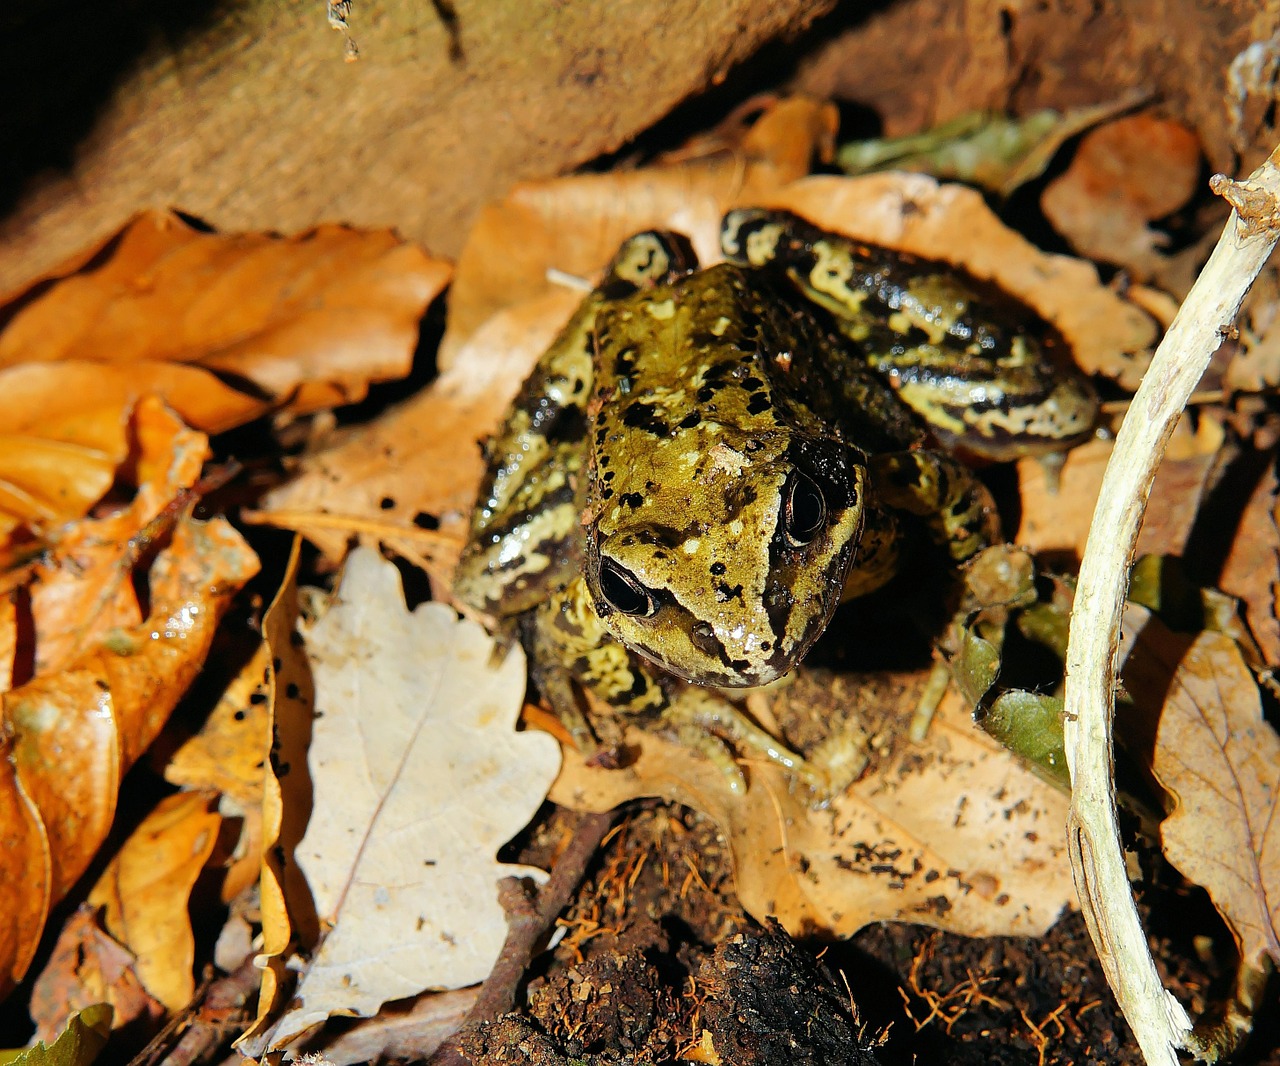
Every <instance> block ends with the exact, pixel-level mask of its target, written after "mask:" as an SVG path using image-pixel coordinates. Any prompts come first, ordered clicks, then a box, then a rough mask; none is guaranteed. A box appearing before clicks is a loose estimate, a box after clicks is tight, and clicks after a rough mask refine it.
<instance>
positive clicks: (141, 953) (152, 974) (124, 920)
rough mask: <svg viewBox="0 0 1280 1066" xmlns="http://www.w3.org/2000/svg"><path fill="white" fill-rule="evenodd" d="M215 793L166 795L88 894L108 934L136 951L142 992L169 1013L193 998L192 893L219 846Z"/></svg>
mask: <svg viewBox="0 0 1280 1066" xmlns="http://www.w3.org/2000/svg"><path fill="white" fill-rule="evenodd" d="M217 800H218V796H217V793H216V792H178V793H176V794H174V795H172V796H166V797H165V798H164V799H162V800H161V801H160V802H159V803H158V804H157V805H156V807H155V809H154V810H153V811H152V812H151V813H150V814H148V815H147V817H146V818H144V819H143V820H142V824H141V825H140V826H138V828H137V829H135V830H134V831H133V833H132V834H131V835H130V837H129V839H128V840H126V841H125V842H124V845H123V846H122V847H121V848H120V850H119V851H118V852H116V854H115V855H114V856H113V857H112V859H111V862H110V863H108V865H107V868H106V869H105V870H104V871H103V872H102V876H101V877H99V878H98V881H97V883H96V884H95V885H94V886H93V888H92V890H90V892H89V900H88V901H89V903H90V904H91V905H93V906H100V907H102V908H103V920H104V921H105V923H106V927H107V931H108V932H109V933H111V935H112V936H114V937H115V938H116V939H117V940H119V941H120V942H121V943H123V944H124V945H125V947H127V948H128V949H129V950H130V951H132V952H133V954H134V957H135V959H136V961H135V963H134V968H135V969H136V970H137V972H138V977H139V978H140V979H141V981H142V984H143V987H144V988H146V990H147V992H149V993H150V994H151V995H152V996H154V997H155V998H156V999H158V1000H159V1001H160V1002H161V1003H163V1004H164V1005H165V1007H166V1008H168V1009H169V1010H170V1011H177V1010H181V1009H182V1008H183V1007H185V1006H186V1005H187V1003H188V1002H189V1001H190V1000H191V996H192V993H194V992H195V978H194V975H193V974H192V969H191V968H192V965H193V964H194V962H195V953H196V945H195V935H194V934H193V933H192V931H191V918H190V916H189V915H188V913H187V910H188V906H189V905H190V902H191V890H192V889H193V888H194V887H195V883H196V879H197V878H198V877H199V876H200V872H201V871H202V870H203V869H204V867H205V863H206V862H208V860H209V857H210V856H211V855H212V854H213V849H214V846H215V845H216V844H217V843H218V831H219V829H220V828H221V826H222V816H221V815H219V814H218V812H217V809H216V808H217Z"/></svg>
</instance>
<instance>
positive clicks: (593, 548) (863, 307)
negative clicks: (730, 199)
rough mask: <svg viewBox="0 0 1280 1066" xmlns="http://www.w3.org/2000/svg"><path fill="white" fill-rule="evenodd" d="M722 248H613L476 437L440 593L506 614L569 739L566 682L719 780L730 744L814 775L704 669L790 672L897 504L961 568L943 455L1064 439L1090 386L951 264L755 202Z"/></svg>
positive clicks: (731, 219)
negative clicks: (706, 254)
mask: <svg viewBox="0 0 1280 1066" xmlns="http://www.w3.org/2000/svg"><path fill="white" fill-rule="evenodd" d="M721 244H722V247H723V250H724V252H725V255H726V258H727V261H726V262H724V263H719V264H716V265H715V266H711V267H708V268H706V269H698V264H697V261H696V258H695V257H694V255H693V252H692V249H691V247H690V245H689V243H688V241H687V240H686V239H685V238H684V237H682V236H680V235H679V234H675V233H670V232H665V231H650V232H647V233H641V234H639V235H637V236H635V237H632V238H631V239H630V240H628V241H627V242H626V243H625V244H623V246H622V248H621V249H620V250H619V252H618V254H617V256H616V257H615V258H614V260H613V262H612V263H611V264H610V266H609V268H608V270H607V272H606V274H605V277H604V279H603V280H602V281H601V283H600V285H599V286H598V287H597V288H596V289H595V290H594V291H593V292H592V293H591V294H590V296H588V297H587V299H586V300H585V301H584V302H583V304H582V305H581V306H580V307H579V309H578V310H577V312H576V313H575V314H574V316H573V318H572V319H571V320H570V322H569V324H568V325H567V326H566V327H565V329H564V330H563V332H562V333H561V334H560V336H559V337H558V338H557V339H556V341H555V342H554V343H553V344H552V346H551V348H550V349H549V350H548V351H547V353H546V354H545V355H544V356H543V357H542V359H541V360H540V361H539V363H538V365H537V367H536V368H535V370H534V372H533V374H532V375H531V377H530V378H529V380H528V381H527V382H526V383H525V385H524V387H523V389H522V390H521V392H520V394H519V396H518V397H517V399H516V401H515V404H514V406H513V408H512V410H511V412H510V414H509V416H508V418H507V421H506V423H505V425H504V426H503V428H502V429H501V431H500V432H499V433H498V434H497V435H496V436H495V437H494V438H493V439H492V440H491V441H490V442H489V444H488V448H487V458H488V469H487V472H486V476H485V479H484V481H483V483H482V486H481V491H480V496H479V499H478V501H477V505H476V509H475V512H474V515H473V518H472V525H471V533H470V539H469V541H468V543H467V546H466V548H465V550H464V552H463V556H462V560H461V563H460V566H459V569H458V573H457V578H456V583H455V591H456V593H457V594H458V595H459V596H460V597H461V598H462V599H463V600H464V601H466V602H468V603H470V604H471V605H473V606H475V607H477V608H479V609H481V610H484V611H486V612H488V613H490V614H492V615H495V616H497V617H499V618H505V619H509V620H512V622H513V623H514V624H515V625H516V626H517V627H518V629H519V631H520V633H521V636H522V639H523V642H524V643H525V646H526V648H527V649H528V651H529V653H530V658H531V671H532V674H533V677H534V680H535V681H536V683H537V684H538V686H539V688H540V689H541V691H542V693H543V695H544V696H545V697H546V698H548V699H549V700H550V702H551V704H552V705H553V707H554V708H555V710H556V711H557V713H558V714H559V715H560V716H561V717H562V718H563V719H564V720H565V721H566V724H567V725H568V726H569V727H570V729H571V730H572V732H573V733H574V735H575V737H576V739H577V740H578V741H579V743H580V744H583V745H584V746H588V747H590V746H593V742H592V732H591V729H590V728H589V726H588V725H587V722H586V719H585V718H584V717H583V714H582V711H581V708H580V705H579V701H578V698H577V693H576V691H575V686H582V687H584V688H586V689H588V690H589V691H590V692H591V693H592V694H593V695H594V696H596V697H598V698H599V699H600V700H602V701H604V702H605V703H606V704H608V705H610V706H611V707H613V708H616V709H618V710H620V711H623V712H626V713H629V714H633V715H640V716H643V717H646V718H650V719H655V718H656V719H659V720H661V722H662V723H663V725H664V726H665V727H666V728H668V729H669V730H671V731H673V732H675V733H676V734H678V735H679V736H680V737H682V738H683V739H684V740H686V741H687V742H688V743H691V744H694V745H696V746H697V747H699V748H700V749H701V750H703V751H705V752H706V753H707V754H708V755H710V756H711V757H712V758H713V759H715V760H717V761H718V762H719V763H720V764H721V765H722V766H723V767H724V768H725V770H726V772H727V773H728V774H730V776H731V777H735V776H736V780H737V781H738V782H739V783H740V781H741V778H740V775H739V771H738V770H737V769H736V764H735V763H734V760H733V758H732V754H731V751H730V748H731V749H733V750H736V751H738V752H741V753H743V754H748V755H758V754H764V755H765V756H767V757H768V758H771V759H775V760H778V761H780V762H782V763H784V764H786V765H788V766H790V767H791V768H792V769H793V770H795V771H796V772H797V773H800V774H802V775H808V776H809V778H810V783H813V781H814V779H816V778H818V777H821V774H822V771H821V769H820V768H815V767H813V766H810V765H809V764H806V763H804V762H803V761H802V760H800V759H799V757H798V756H795V755H793V754H792V753H791V752H789V751H787V750H786V749H785V748H783V747H782V746H781V745H780V744H779V743H778V741H777V740H776V739H774V738H772V737H771V736H769V735H768V734H767V733H764V732H763V731H762V730H760V729H759V727H757V726H755V725H754V724H753V723H752V722H751V721H750V720H749V719H748V718H747V717H746V716H745V715H744V714H743V713H742V712H741V711H739V710H738V708H737V707H736V705H735V704H734V703H732V702H731V701H730V700H729V699H728V698H727V697H726V696H725V695H723V694H722V693H721V692H719V691H717V690H718V689H737V688H745V687H752V686H759V685H765V684H768V683H770V682H772V681H774V680H776V679H778V678H779V677H782V676H783V675H784V674H786V673H787V672H788V671H789V670H791V669H792V667H794V666H795V665H796V663H797V662H799V661H800V659H801V658H802V657H803V656H804V654H805V653H806V651H808V649H809V648H810V646H811V645H812V644H813V642H814V641H815V640H816V639H817V638H818V636H819V635H820V634H821V633H822V631H823V629H824V628H825V627H826V625H827V623H828V621H829V620H830V618H831V615H832V613H833V612H834V611H835V609H836V607H837V606H838V605H839V604H840V602H841V601H842V600H844V599H848V598H850V597H852V596H856V595H860V594H862V593H864V592H868V591H871V590H872V589H875V588H877V587H879V586H880V585H882V584H883V583H884V582H885V581H887V580H888V579H889V578H890V577H892V576H893V574H894V572H895V570H896V568H897V565H898V551H899V545H900V543H901V541H902V537H901V535H900V530H901V526H902V524H903V523H904V522H907V523H916V524H920V525H923V526H924V527H925V528H926V529H927V530H928V531H929V532H930V533H931V534H932V536H933V537H934V539H935V540H937V541H938V542H939V543H941V544H942V545H943V546H944V547H945V548H946V550H947V551H948V552H949V554H950V556H951V557H952V558H953V559H955V560H956V561H958V562H959V561H963V560H965V559H967V558H969V557H970V556H971V555H973V554H974V553H976V552H977V551H979V550H980V549H981V548H983V547H985V546H986V545H988V544H990V543H992V542H993V541H995V540H997V539H998V538H999V526H998V520H997V517H996V513H995V508H994V506H993V504H992V501H991V498H990V496H989V494H988V492H987V490H986V488H985V487H984V486H983V485H982V483H981V482H980V481H978V480H977V479H976V478H975V477H974V476H973V475H972V473H971V471H970V469H969V468H968V467H966V466H965V465H963V464H961V463H960V462H959V461H957V459H956V458H954V457H953V453H957V452H959V453H968V454H969V455H973V456H979V457H983V458H989V459H1007V458H1010V457H1013V456H1017V455H1023V454H1032V453H1043V452H1049V451H1055V450H1061V449H1064V448H1066V447H1069V446H1070V445H1071V444H1073V443H1076V442H1077V441H1079V440H1080V439H1082V438H1083V437H1084V436H1085V435H1087V434H1088V433H1089V431H1090V429H1091V427H1092V424H1093V421H1094V417H1095V414H1096V402H1095V400H1094V398H1093V394H1092V392H1091V391H1090V390H1089V388H1088V386H1087V385H1086V384H1085V383H1084V381H1083V380H1082V379H1081V378H1080V377H1079V376H1078V375H1075V374H1072V373H1071V372H1070V371H1064V370H1062V369H1059V367H1058V366H1057V365H1055V361H1054V358H1055V356H1054V353H1053V350H1052V349H1053V347H1054V346H1055V345H1058V344H1060V343H1061V342H1060V341H1059V340H1058V339H1057V338H1056V336H1055V335H1054V334H1053V333H1052V331H1051V330H1050V329H1049V328H1048V327H1047V326H1046V325H1045V324H1044V323H1042V322H1040V321H1039V320H1038V319H1036V318H1035V317H1034V316H1033V315H1032V313H1031V312H1030V311H1028V310H1027V309H1026V308H1025V307H1024V306H1022V305H1021V304H1019V303H1017V302H1016V301H1015V300H1013V299H1012V298H1011V297H1009V296H1007V295H1006V294H1004V293H1003V292H1001V291H999V290H997V289H995V288H994V287H993V286H991V285H988V284H984V283H981V282H978V281H976V280H975V279H973V278H971V277H969V276H968V275H967V274H965V273H964V272H962V271H960V270H958V269H957V268H955V267H951V266H948V265H944V264H939V263H936V262H930V261H926V260H919V259H915V258H913V257H910V256H907V255H904V254H901V253H897V252H892V251H889V250H887V249H883V248H875V247H871V246H867V245H864V244H861V243H859V242H856V241H853V240H850V239H848V238H844V237H840V236H837V235H834V234H830V233H826V232H824V231H821V230H819V229H817V228H815V227H814V226H812V225H811V224H809V223H808V222H806V221H804V220H803V219H800V218H798V217H796V216H794V215H790V214H786V213H783V212H776V211H765V210H759V209H748V210H741V211H735V212H732V213H731V214H730V215H728V216H727V217H726V218H725V220H724V223H723V227H722V232H721ZM943 447H945V449H946V450H943ZM700 686H716V689H717V690H713V689H709V688H705V687H700ZM717 738H718V739H717ZM726 742H727V744H728V747H726ZM828 783H829V782H828Z"/></svg>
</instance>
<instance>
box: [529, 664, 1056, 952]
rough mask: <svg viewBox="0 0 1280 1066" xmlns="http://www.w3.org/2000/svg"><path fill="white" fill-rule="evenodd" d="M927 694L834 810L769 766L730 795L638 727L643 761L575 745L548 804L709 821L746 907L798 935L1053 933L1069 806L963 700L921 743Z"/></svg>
mask: <svg viewBox="0 0 1280 1066" xmlns="http://www.w3.org/2000/svg"><path fill="white" fill-rule="evenodd" d="M918 683H919V679H917V684H918ZM918 694H919V688H918V687H916V689H915V690H914V692H913V691H911V690H908V691H907V692H906V693H905V694H904V698H903V699H901V700H900V701H898V702H899V706H898V707H897V708H896V709H894V710H892V711H890V712H889V717H888V718H886V720H885V722H884V725H883V726H882V727H881V728H880V729H879V730H878V731H877V734H876V736H875V737H874V738H873V741H872V744H873V748H874V749H877V754H876V758H875V759H874V760H873V763H872V765H871V767H870V768H869V769H868V770H867V772H866V773H865V774H864V775H863V776H862V778H861V779H860V780H859V781H858V782H856V783H855V784H854V785H853V786H852V787H851V788H850V789H849V790H848V791H847V792H845V793H844V794H843V795H841V796H839V797H838V798H837V799H836V800H835V801H834V802H833V803H832V804H831V806H830V807H829V808H827V809H826V810H822V811H814V810H811V809H809V808H808V807H806V806H805V805H804V803H803V802H802V801H801V799H800V798H799V797H797V796H795V795H793V794H792V793H791V791H790V790H789V789H788V785H787V781H786V777H785V775H784V774H782V773H781V772H780V771H778V770H777V769H775V768H774V767H772V766H763V765H758V764H752V765H751V767H750V770H749V772H750V776H751V783H750V787H749V789H748V791H747V794H746V796H745V798H743V797H739V796H736V795H734V794H732V793H731V792H729V790H728V787H727V778H726V777H725V775H724V774H723V773H722V772H721V771H719V770H717V769H716V768H715V767H714V766H713V765H712V764H711V763H710V762H709V761H708V760H707V759H705V758H702V757H701V756H699V755H698V754H696V753H694V752H692V751H690V750H689V749H688V748H687V747H684V746H682V745H679V744H677V743H675V742H674V741H670V740H666V739H664V738H662V737H659V736H655V735H653V734H650V733H643V732H640V731H638V730H636V731H632V732H631V733H630V734H629V735H628V738H627V743H628V745H629V746H630V745H634V746H635V749H636V750H637V751H638V758H637V759H636V761H635V762H634V763H633V764H632V765H630V766H628V767H627V768H625V769H622V770H606V769H601V768H599V767H593V766H588V765H586V764H585V763H584V762H583V760H582V758H581V757H580V756H579V755H577V754H576V753H575V752H573V751H571V750H570V751H567V752H566V760H565V767H564V769H563V770H562V772H561V774H560V777H559V778H558V779H557V781H556V784H555V786H554V788H553V789H552V791H551V799H552V800H553V801H555V802H556V803H560V804H562V805H564V806H568V807H572V808H574V809H577V810H592V811H604V810H609V809H610V808H612V807H614V806H616V805H617V804H619V803H624V802H626V801H628V800H631V799H635V798H638V797H642V796H661V797H663V798H664V799H667V800H670V801H674V802H678V803H685V804H688V805H689V806H691V807H694V808H696V809H698V810H700V811H703V812H705V813H707V814H709V815H710V816H711V817H713V818H715V819H716V821H717V822H718V823H719V825H720V827H721V828H722V830H723V831H724V833H725V835H726V836H727V838H728V840H729V845H730V848H731V850H732V852H733V856H734V866H735V872H736V889H737V893H738V897H739V898H740V899H741V900H742V903H743V906H745V907H746V908H747V910H748V911H749V912H750V913H751V914H752V915H754V916H755V917H756V918H758V919H759V920H761V921H764V920H765V919H766V918H767V917H769V916H776V917H777V918H778V919H779V920H780V921H781V922H782V923H783V925H784V926H786V928H787V929H788V930H789V931H790V932H792V933H793V934H797V935H800V934H803V935H810V936H811V935H814V934H819V935H834V936H850V935H852V934H853V933H854V932H856V931H857V930H858V929H860V928H862V927H863V926H864V925H866V924H868V923H869V922H874V921H880V920H904V921H912V922H920V923H923V924H926V925H932V926H936V927H938V928H941V929H950V930H953V931H955V932H960V933H965V934H967V935H970V936H994V935H1020V936H1036V935H1039V934H1041V933H1043V932H1044V930H1046V929H1048V927H1049V926H1050V925H1051V924H1052V923H1053V922H1054V920H1055V919H1056V918H1057V917H1058V915H1059V914H1060V913H1061V912H1062V910H1063V909H1064V908H1066V907H1068V906H1070V905H1071V903H1072V901H1073V900H1074V898H1075V897H1074V891H1073V889H1072V885H1071V872H1070V869H1069V867H1068V865H1067V856H1066V848H1065V841H1064V839H1063V834H1062V826H1063V824H1064V819H1065V818H1066V805H1067V804H1066V799H1065V798H1064V797H1063V796H1062V794H1061V793H1060V792H1058V791H1057V790H1056V789H1054V788H1053V787H1052V786H1050V785H1047V784H1045V783H1044V782H1042V781H1041V780H1040V779H1039V778H1037V777H1036V776H1035V775H1034V774H1032V773H1031V772H1030V771H1029V770H1027V769H1024V768H1023V767H1022V766H1021V764H1019V763H1018V762H1017V760H1016V759H1015V758H1014V757H1013V756H1012V755H1010V754H1009V752H1007V751H1005V750H1004V749H1003V748H1001V747H1000V745H999V744H997V743H996V742H995V741H993V740H992V739H991V738H990V737H988V736H987V735H986V734H985V733H983V732H982V731H981V730H980V729H979V728H978V727H977V726H975V725H974V724H973V721H972V719H971V716H970V715H969V714H968V712H967V711H966V709H965V708H963V707H962V706H961V705H960V702H961V701H960V700H959V698H958V696H956V695H955V694H954V693H952V694H949V695H948V696H947V698H946V699H945V700H944V701H943V704H942V706H941V707H940V708H939V710H938V712H937V714H936V716H935V718H934V721H933V725H932V728H931V730H930V733H929V735H928V737H927V738H926V740H925V741H924V743H923V744H920V745H915V744H912V743H909V742H908V741H907V740H906V737H907V732H908V723H909V719H910V717H911V712H912V710H913V709H914V699H913V698H912V697H913V696H918ZM882 746H883V747H884V748H886V749H887V750H886V751H879V750H878V749H879V748H881V747H882Z"/></svg>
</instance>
